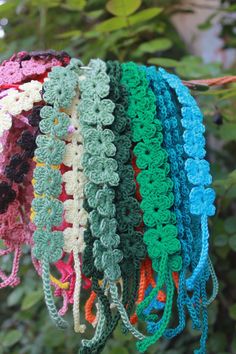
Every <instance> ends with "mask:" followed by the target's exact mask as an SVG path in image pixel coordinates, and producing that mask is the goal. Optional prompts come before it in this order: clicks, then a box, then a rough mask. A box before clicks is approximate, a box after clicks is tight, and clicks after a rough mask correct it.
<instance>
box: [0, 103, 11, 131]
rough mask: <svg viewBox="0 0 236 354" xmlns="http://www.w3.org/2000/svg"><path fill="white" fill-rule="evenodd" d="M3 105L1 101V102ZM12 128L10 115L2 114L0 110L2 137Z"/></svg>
mask: <svg viewBox="0 0 236 354" xmlns="http://www.w3.org/2000/svg"><path fill="white" fill-rule="evenodd" d="M0 105H1V101H0ZM11 126H12V118H11V116H10V114H8V113H5V112H2V111H1V110H0V137H1V136H3V133H4V132H5V131H7V130H9V129H10V128H11Z"/></svg>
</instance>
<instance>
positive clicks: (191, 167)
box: [185, 159, 212, 186]
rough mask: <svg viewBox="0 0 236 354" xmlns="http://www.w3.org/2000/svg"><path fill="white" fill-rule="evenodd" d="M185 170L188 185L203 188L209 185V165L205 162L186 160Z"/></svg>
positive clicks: (210, 178)
mask: <svg viewBox="0 0 236 354" xmlns="http://www.w3.org/2000/svg"><path fill="white" fill-rule="evenodd" d="M185 169H186V171H187V176H188V180H189V182H190V183H192V184H195V185H198V184H201V185H203V186H206V185H208V184H211V182H212V177H211V175H210V164H209V162H207V161H206V160H194V159H187V160H186V162H185Z"/></svg>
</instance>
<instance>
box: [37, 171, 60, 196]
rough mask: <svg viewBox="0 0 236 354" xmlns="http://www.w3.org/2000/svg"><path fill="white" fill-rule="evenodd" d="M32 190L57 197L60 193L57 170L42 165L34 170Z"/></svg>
mask: <svg viewBox="0 0 236 354" xmlns="http://www.w3.org/2000/svg"><path fill="white" fill-rule="evenodd" d="M33 176H34V179H35V181H34V190H35V193H37V194H39V195H43V194H45V195H47V196H53V197H55V198H56V197H58V196H59V195H60V193H61V182H62V178H61V173H60V171H59V170H55V169H53V168H50V167H47V166H44V167H36V168H35V170H34V174H33Z"/></svg>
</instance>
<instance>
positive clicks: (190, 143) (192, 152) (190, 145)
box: [183, 128, 206, 159]
mask: <svg viewBox="0 0 236 354" xmlns="http://www.w3.org/2000/svg"><path fill="white" fill-rule="evenodd" d="M183 138H184V141H185V144H184V150H185V152H186V153H187V154H188V155H189V156H190V157H194V158H199V159H202V158H203V157H204V156H205V155H206V151H205V149H204V147H205V138H204V136H203V135H202V132H199V130H198V128H194V129H191V130H186V131H185V132H184V134H183Z"/></svg>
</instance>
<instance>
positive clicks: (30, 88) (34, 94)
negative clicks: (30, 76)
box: [19, 80, 43, 102]
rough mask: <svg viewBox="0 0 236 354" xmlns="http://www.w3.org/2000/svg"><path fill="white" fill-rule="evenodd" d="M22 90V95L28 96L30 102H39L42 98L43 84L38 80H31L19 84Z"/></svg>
mask: <svg viewBox="0 0 236 354" xmlns="http://www.w3.org/2000/svg"><path fill="white" fill-rule="evenodd" d="M19 88H20V90H23V91H24V95H23V97H25V98H28V100H29V101H30V100H31V101H32V102H40V101H41V100H42V89H43V85H42V83H41V82H40V81H36V80H31V81H30V82H26V83H25V84H22V85H20V86H19Z"/></svg>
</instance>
